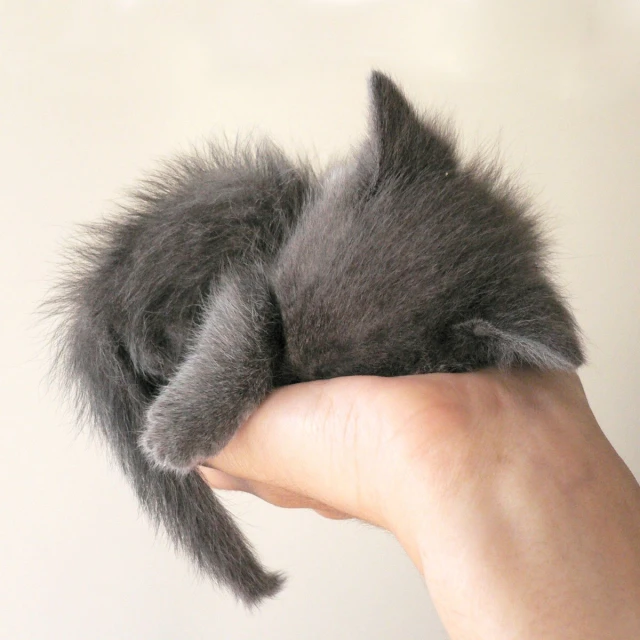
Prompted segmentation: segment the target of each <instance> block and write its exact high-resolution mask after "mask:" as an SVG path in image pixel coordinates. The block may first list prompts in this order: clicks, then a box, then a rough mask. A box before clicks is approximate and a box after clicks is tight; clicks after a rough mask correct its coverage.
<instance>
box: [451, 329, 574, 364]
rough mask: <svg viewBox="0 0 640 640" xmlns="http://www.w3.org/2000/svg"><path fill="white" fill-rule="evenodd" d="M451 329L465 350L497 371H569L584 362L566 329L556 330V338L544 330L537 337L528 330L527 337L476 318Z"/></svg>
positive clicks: (571, 333) (570, 331) (572, 336)
mask: <svg viewBox="0 0 640 640" xmlns="http://www.w3.org/2000/svg"><path fill="white" fill-rule="evenodd" d="M454 329H455V331H456V333H457V335H458V338H459V339H460V340H461V342H460V344H465V346H466V349H467V350H469V351H470V352H473V351H475V352H476V353H478V352H480V353H483V354H484V358H486V360H487V361H488V364H490V365H495V366H498V367H500V368H509V367H513V366H530V367H535V368H537V369H543V370H551V369H561V370H571V369H576V368H577V367H579V366H580V365H581V364H582V363H583V361H584V358H583V355H582V349H581V346H580V344H579V341H578V338H577V336H576V334H575V333H574V332H573V331H572V330H571V329H570V328H568V327H563V328H559V330H558V332H557V335H553V333H551V332H549V331H547V333H546V334H545V335H544V336H543V335H540V336H536V335H535V331H531V330H530V331H529V332H528V333H530V334H531V335H527V333H525V332H518V331H514V330H505V329H501V328H499V327H498V326H496V325H495V324H493V323H491V322H489V321H487V320H482V319H480V318H478V319H473V320H467V321H466V322H462V323H460V324H457V325H455V327H454ZM484 358H483V359H484Z"/></svg>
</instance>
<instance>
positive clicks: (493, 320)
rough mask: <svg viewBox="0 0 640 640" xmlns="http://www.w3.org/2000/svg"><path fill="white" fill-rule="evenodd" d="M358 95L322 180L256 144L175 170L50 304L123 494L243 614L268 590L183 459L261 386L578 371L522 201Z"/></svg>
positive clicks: (571, 327)
mask: <svg viewBox="0 0 640 640" xmlns="http://www.w3.org/2000/svg"><path fill="white" fill-rule="evenodd" d="M370 89H371V119H370V125H371V126H370V132H369V135H368V137H367V139H366V140H365V142H364V143H363V144H362V145H361V147H360V148H359V150H358V151H357V153H355V154H354V157H353V158H351V159H349V160H346V161H345V162H344V163H343V164H342V165H340V166H337V167H334V168H333V169H331V170H330V171H328V172H327V173H326V174H324V175H316V174H315V173H314V172H313V171H312V170H311V169H310V168H309V167H307V166H304V165H303V164H302V163H292V162H291V161H289V160H288V159H287V158H286V157H285V156H284V155H283V154H282V153H281V152H280V151H278V150H277V149H276V148H274V147H273V146H272V145H270V144H266V143H265V144H264V145H262V146H259V147H257V148H256V149H255V150H254V151H247V150H238V149H236V150H233V151H226V152H225V151H223V150H221V149H220V148H219V147H215V146H211V148H210V151H209V153H208V154H206V155H204V156H203V155H200V156H198V155H194V156H192V157H188V158H181V159H179V160H177V161H176V162H175V163H173V164H172V165H170V166H169V167H168V168H167V169H166V170H165V171H164V172H163V173H161V174H158V175H157V176H156V177H155V178H153V179H152V180H150V181H147V183H146V184H145V185H144V186H143V188H142V189H141V190H139V191H138V192H137V193H136V194H135V196H134V199H133V202H132V204H131V206H130V207H129V208H128V210H127V211H126V212H125V214H124V215H122V216H119V217H118V218H115V219H112V220H110V221H107V222H106V223H104V224H102V225H100V226H97V227H94V228H93V229H92V230H91V237H90V238H87V241H86V243H84V244H83V245H82V246H81V249H80V254H79V257H78V258H77V259H76V260H75V261H74V263H73V266H74V273H73V274H72V275H71V276H69V278H68V279H67V280H66V283H65V285H64V287H63V290H62V292H61V294H60V295H59V296H58V298H57V299H56V302H55V304H56V305H57V309H58V311H59V312H60V313H61V314H62V318H63V323H62V325H61V331H60V334H59V335H60V338H61V340H60V356H61V358H60V363H61V365H62V369H63V373H64V374H65V376H66V379H67V380H69V381H70V383H71V384H72V385H73V388H74V389H75V391H76V395H77V398H78V400H79V402H80V406H81V407H82V408H84V409H85V410H86V411H88V412H89V414H90V415H91V416H92V417H93V418H94V419H95V422H96V425H97V426H98V429H99V430H100V432H101V433H102V434H103V435H104V437H105V438H106V440H107V441H108V443H109V444H110V445H111V447H112V448H113V450H114V451H115V452H116V454H117V457H118V459H119V461H120V463H121V466H122V468H123V470H124V472H125V474H126V475H127V476H128V477H129V479H130V480H131V482H132V484H133V487H134V489H135V491H136V493H137V495H138V498H139V500H140V502H141V504H142V505H143V506H144V508H145V509H146V511H147V512H148V513H149V515H150V516H151V517H152V519H153V520H154V521H155V522H157V523H158V524H161V525H162V526H163V527H164V528H165V529H166V530H167V531H168V533H169V534H170V536H171V538H172V540H173V541H174V543H175V544H176V546H177V547H178V548H181V549H182V550H183V551H185V552H186V553H187V554H188V555H189V556H190V557H191V558H192V560H193V561H194V562H195V565H196V566H197V567H198V568H199V569H201V570H202V571H203V572H204V573H206V574H207V575H208V576H210V577H212V578H214V579H216V580H218V581H221V582H222V583H224V584H226V585H228V586H230V587H231V588H232V589H233V590H234V591H235V593H236V594H237V595H238V596H239V597H240V598H242V599H243V600H244V601H245V602H247V603H255V602H258V601H259V600H260V599H261V598H263V597H265V596H269V595H272V594H273V593H275V592H276V591H277V589H278V587H279V585H280V582H281V578H280V576H278V575H277V574H272V573H268V572H266V571H265V570H264V569H263V568H262V567H261V565H260V564H259V563H258V561H257V560H256V559H255V557H254V555H253V553H252V551H251V549H250V547H249V546H248V544H247V543H246V541H245V540H244V538H243V536H242V534H241V533H240V532H239V530H238V529H237V528H236V526H235V524H234V523H233V522H232V521H231V519H230V518H229V516H228V514H227V513H226V512H225V511H224V509H223V508H222V507H221V505H220V504H219V502H218V501H217V500H216V498H215V497H214V495H213V494H212V493H211V492H210V491H209V490H208V488H207V487H206V485H205V484H204V482H203V481H202V480H201V479H200V477H199V476H198V475H197V473H196V472H194V471H193V468H194V466H195V465H196V464H198V463H199V462H202V461H204V460H205V459H206V458H208V457H210V456H211V455H213V454H215V453H216V452H217V451H219V450H220V449H221V448H222V447H223V446H224V445H225V444H226V443H227V442H228V440H229V439H230V438H231V436H232V435H233V433H234V432H235V430H236V429H237V428H238V427H239V426H240V425H241V424H242V422H243V421H244V420H245V419H246V417H247V416H248V415H249V414H250V413H251V412H252V411H253V410H254V409H255V408H256V407H257V406H258V404H259V403H260V402H261V401H262V400H263V399H264V397H265V396H266V395H267V394H268V393H269V392H270V391H271V390H272V389H273V388H274V387H277V386H281V385H283V384H290V383H295V382H299V381H305V380H315V379H319V378H330V377H337V376H345V375H357V374H370V375H382V376H397V375H404V374H413V373H428V372H436V371H440V372H442V371H449V372H461V371H472V370H475V369H480V368H483V367H488V366H499V367H536V368H540V369H571V368H574V367H577V366H579V365H580V364H581V363H582V362H583V354H582V348H581V345H580V340H579V336H578V331H577V328H576V324H575V321H574V319H573V317H572V315H571V313H570V312H569V311H568V309H567V307H566V305H565V304H564V302H563V300H562V299H561V297H560V296H559V294H558V292H557V291H556V289H555V288H554V287H553V285H552V284H551V282H550V280H549V278H548V275H547V271H546V268H545V262H544V243H543V242H542V240H541V237H540V234H539V231H538V227H537V225H536V221H535V219H534V217H533V216H532V214H531V213H530V212H529V211H528V210H527V208H526V207H525V205H524V204H523V203H522V202H520V201H519V200H518V198H517V197H515V196H514V195H513V193H512V192H511V190H510V189H509V188H508V187H507V186H505V183H504V181H502V180H500V178H499V175H498V173H497V172H496V171H495V170H494V169H486V168H482V167H481V165H479V164H478V163H475V164H472V165H468V166H465V165H463V164H462V163H461V162H460V161H459V159H458V158H457V156H456V152H455V142H454V140H453V138H452V136H451V135H450V134H449V133H447V132H446V130H444V129H443V128H441V127H438V126H437V125H435V124H434V123H433V122H432V121H430V120H426V119H423V118H422V117H420V116H419V115H418V114H417V113H416V111H415V110H414V108H413V107H412V106H411V105H410V104H409V103H408V102H407V100H406V99H405V97H404V96H403V94H402V93H401V91H400V90H399V89H398V87H397V86H396V85H395V84H394V83H393V82H392V81H391V80H390V79H389V78H388V77H386V76H384V75H383V74H381V73H378V72H374V73H373V74H372V76H371V81H370Z"/></svg>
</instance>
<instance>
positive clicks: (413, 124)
mask: <svg viewBox="0 0 640 640" xmlns="http://www.w3.org/2000/svg"><path fill="white" fill-rule="evenodd" d="M369 91H370V100H371V104H370V134H369V135H370V143H371V147H372V151H373V156H374V157H373V162H374V163H375V165H376V170H377V171H376V173H377V177H379V178H384V177H387V176H389V177H391V176H397V175H406V174H412V173H415V172H422V171H424V170H425V169H427V170H431V171H443V172H446V171H451V170H453V169H454V168H455V165H456V159H455V153H454V149H453V145H452V142H451V141H450V140H448V139H447V136H446V135H445V134H444V132H443V131H442V130H439V129H438V127H436V126H435V125H432V124H428V123H426V122H425V121H424V120H423V119H422V118H421V117H420V116H419V115H418V114H417V113H416V111H415V110H414V108H413V107H412V106H411V104H410V103H409V101H408V100H407V99H406V97H405V96H404V94H403V93H402V91H401V90H400V88H399V87H398V86H397V85H396V84H395V83H394V82H393V81H392V80H391V79H390V78H389V77H388V76H386V75H384V74H383V73H381V72H380V71H374V72H373V73H372V74H371V79H370V81H369Z"/></svg>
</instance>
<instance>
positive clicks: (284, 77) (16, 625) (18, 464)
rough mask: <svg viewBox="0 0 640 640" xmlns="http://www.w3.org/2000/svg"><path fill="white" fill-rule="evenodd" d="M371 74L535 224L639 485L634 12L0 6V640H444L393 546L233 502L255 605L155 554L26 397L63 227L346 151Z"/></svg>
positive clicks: (114, 496)
mask: <svg viewBox="0 0 640 640" xmlns="http://www.w3.org/2000/svg"><path fill="white" fill-rule="evenodd" d="M372 67H379V68H381V69H383V70H386V71H389V72H391V73H392V74H393V75H394V76H395V77H396V78H397V79H398V80H399V81H400V82H401V83H402V84H403V86H404V87H405V89H406V90H407V92H408V94H409V95H410V96H411V97H412V98H413V99H414V101H415V102H416V103H417V104H419V105H421V106H423V107H425V108H431V109H435V110H437V111H441V112H444V113H445V115H448V116H451V117H452V118H453V119H454V121H455V122H456V123H457V125H458V126H459V128H460V131H461V134H462V139H463V143H464V147H465V148H466V149H474V148H477V147H478V146H483V147H485V148H487V149H488V150H489V151H490V152H492V153H495V152H496V150H497V149H499V150H500V154H501V157H502V158H503V161H504V164H505V165H506V166H507V167H508V169H509V170H510V172H512V173H515V174H517V175H519V176H520V181H521V182H522V183H523V184H525V185H528V187H529V189H530V191H531V193H532V195H533V197H534V199H535V201H536V202H537V204H538V205H539V206H540V208H542V209H545V210H546V211H547V218H546V219H547V221H548V223H549V228H550V229H551V233H552V237H553V239H554V242H555V244H554V249H555V264H556V266H557V272H558V277H559V280H560V282H561V283H562V285H563V288H564V290H565V291H566V292H567V294H568V296H569V299H570V300H571V302H572V305H573V307H574V309H575V312H576V315H577V318H578V320H579V322H580V324H581V326H582V328H583V330H584V333H585V335H586V339H587V344H588V351H589V365H588V366H586V367H585V368H584V369H583V370H582V379H583V381H584V384H585V386H586V388H587V391H588V394H589V397H590V399H591V403H592V406H593V409H594V411H595V413H596V416H597V417H598V419H599V420H600V423H601V424H602V427H603V429H604V430H605V432H606V434H607V435H608V437H609V438H610V439H611V441H612V442H613V444H614V445H615V447H616V448H617V450H618V451H619V452H620V454H621V455H622V457H623V458H624V459H625V460H626V462H627V463H628V464H629V466H630V467H631V469H632V470H633V471H634V473H635V474H636V476H639V475H640V429H639V427H640V424H639V418H638V416H640V364H639V363H640V266H639V264H638V256H639V255H640V180H639V175H640V3H638V2H637V1H632V0H607V1H604V0H603V1H600V2H597V1H596V2H584V1H583V0H560V1H558V0H538V1H536V2H518V3H516V2H511V1H509V0H484V1H476V0H448V1H441V2H413V3H412V2H400V1H395V2H392V1H387V2H383V1H380V2H366V1H361V2H357V1H355V0H352V1H351V2H347V1H342V2H339V1H338V0H334V1H332V2H330V1H328V0H327V1H324V2H322V1H320V0H317V1H315V2H311V1H306V2H303V1H297V2H294V1H293V0H277V1H263V2H258V1H256V0H228V1H218V2H215V1H208V0H199V1H197V2H192V1H188V0H187V1H178V0H165V1H156V2H152V1H151V0H118V1H116V0H91V1H87V0H75V1H63V0H58V1H54V2H48V3H45V2H24V1H23V0H2V2H0V215H1V216H2V237H1V240H0V242H1V243H2V250H1V251H0V264H1V268H0V278H1V283H2V289H1V291H2V296H1V298H0V300H1V302H0V304H2V310H1V314H0V322H1V326H2V334H1V337H2V345H3V347H2V350H3V362H2V367H1V368H0V375H1V376H2V378H1V384H0V394H1V403H0V407H1V412H2V416H1V417H2V420H1V423H0V447H1V449H0V450H1V451H2V454H3V456H2V463H1V464H0V492H1V502H0V505H1V510H0V524H1V526H0V539H1V544H0V638H2V639H3V640H4V639H7V640H22V639H29V640H39V639H52V640H85V639H86V638H91V639H92V640H105V639H118V640H125V639H129V638H132V639H141V638H153V639H167V640H170V639H178V638H179V639H180V640H196V639H204V638H218V639H221V640H240V639H252V640H253V639H256V640H258V639H259V640H271V639H273V640H276V639H277V640H299V639H301V638H318V639H321V638H322V639H325V638H331V639H333V640H341V639H360V638H362V639H365V638H366V639H367V640H382V639H388V638H403V639H418V638H436V639H437V638H444V637H446V636H445V634H444V631H443V630H442V627H441V626H440V624H439V622H438V620H437V616H436V614H435V612H434V610H433V608H432V606H431V604H430V601H429V598H428V594H427V592H426V590H425V588H424V586H423V584H422V581H421V579H420V577H419V575H418V573H417V571H416V570H415V569H414V567H413V566H412V565H411V563H410V562H409V560H408V559H407V558H406V557H405V556H404V554H403V552H402V550H401V549H400V547H399V546H398V544H397V543H396V542H395V541H394V539H393V538H392V537H391V536H390V535H388V534H386V533H384V532H382V531H376V530H374V529H372V528H370V527H365V526H364V525H359V524H357V523H352V522H347V523H337V522H332V521H326V520H323V519H321V518H320V517H318V516H317V515H315V514H314V513H307V512H302V511H284V510H279V509H276V508H275V507H271V506H269V505H266V504H262V503H260V502H258V501H257V500H255V499H252V498H249V497H246V498H241V497H233V498H230V497H229V498H227V502H228V503H229V504H230V506H231V507H232V509H233V511H234V512H235V513H236V514H237V515H238V517H239V519H240V521H241V522H242V523H243V526H244V528H245V530H246V532H247V533H248V535H249V536H250V538H251V540H252V541H253V542H254V543H255V545H256V546H257V548H258V549H259V551H260V553H261V554H262V557H263V558H264V560H265V561H266V563H267V564H268V565H269V566H271V567H274V568H279V569H283V570H285V571H286V572H287V573H288V574H289V576H290V581H289V585H288V587H287V589H286V590H285V591H284V592H283V593H282V594H281V595H280V596H279V597H278V598H277V599H276V600H274V601H272V602H269V603H267V604H265V605H264V607H263V608H262V609H261V610H259V611H256V612H252V613H250V612H247V611H246V610H245V609H244V608H243V607H241V606H240V605H238V604H236V603H235V602H234V601H233V599H232V598H231V597H230V596H228V595H227V594H226V593H222V592H218V591H215V590H214V589H213V588H212V587H210V586H209V585H208V584H206V583H204V582H202V581H200V580H199V579H197V578H196V577H195V576H194V574H193V573H192V571H191V569H190V568H189V567H188V566H187V564H186V563H185V562H183V561H182V560H181V559H179V558H177V557H175V556H174V553H173V551H172V550H171V549H170V548H169V547H168V545H167V544H166V542H165V541H164V540H163V539H162V538H160V539H156V538H155V536H154V534H153V531H152V529H151V527H150V526H149V525H148V523H147V521H146V520H145V519H144V518H143V517H141V516H140V515H139V514H138V509H137V505H136V502H135V500H134V498H133V495H132V493H131V492H130V490H129V488H128V486H127V485H126V483H125V482H124V480H123V479H122V478H121V477H120V475H119V473H118V472H117V470H116V469H115V468H114V467H113V466H112V465H111V464H110V463H109V460H108V456H107V455H106V454H105V452H104V451H103V450H102V449H101V448H100V447H99V446H98V443H97V442H93V441H92V440H91V438H90V437H89V436H88V434H87V433H81V434H80V435H77V432H76V428H75V426H74V422H73V417H72V415H71V414H70V413H69V412H68V411H67V410H66V409H65V408H64V406H63V403H62V401H61V400H60V398H59V397H58V396H57V395H56V394H55V393H54V391H53V390H51V389H49V388H48V386H47V385H46V384H45V382H44V381H43V380H44V376H45V373H46V367H47V351H46V349H45V347H46V344H45V339H44V335H43V331H42V327H41V325H39V324H38V322H37V317H36V315H35V309H36V307H37V305H38V303H39V302H40V301H41V300H42V299H43V297H44V295H45V293H46V291H47V290H48V288H49V287H50V286H51V284H52V282H53V281H54V279H55V274H56V268H57V265H58V264H59V262H60V255H61V249H62V247H63V245H64V242H65V241H66V240H68V238H69V237H70V235H71V233H72V231H73V229H74V227H75V225H76V224H77V223H83V222H89V221H93V220H97V219H98V218H99V217H100V216H101V215H102V214H104V213H106V212H109V211H112V210H113V208H114V205H113V203H114V202H115V201H117V200H118V198H119V197H121V195H122V194H123V192H124V188H125V187H126V186H129V185H132V184H133V183H134V182H135V180H136V179H137V178H139V177H140V176H142V175H143V174H144V172H145V171H147V170H149V169H152V168H153V167H154V160H156V159H158V158H160V157H163V156H167V155H170V154H171V153H172V152H174V151H176V150H181V149H185V148H188V145H189V144H191V143H197V142H198V141H201V140H203V139H204V138H205V137H207V136H209V135H214V136H215V135H220V134H221V133H225V134H228V135H235V134H236V133H237V132H241V133H254V134H259V133H266V134H268V135H271V136H272V137H273V138H274V139H275V140H276V141H278V142H279V143H281V144H282V145H283V146H284V147H286V148H287V149H289V150H292V151H298V150H299V151H304V152H306V153H308V154H310V155H311V156H312V157H314V158H317V159H318V161H322V160H326V159H328V158H330V157H331V156H333V155H335V154H340V153H343V152H345V151H347V150H348V149H349V148H350V146H351V145H352V144H354V143H356V142H357V141H358V140H359V139H360V137H361V135H362V134H363V133H364V130H365V126H366V112H367V91H366V79H367V74H368V72H369V70H370V69H371V68H372Z"/></svg>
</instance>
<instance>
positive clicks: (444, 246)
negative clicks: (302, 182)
mask: <svg viewBox="0 0 640 640" xmlns="http://www.w3.org/2000/svg"><path fill="white" fill-rule="evenodd" d="M281 267H282V268H281V269H280V281H281V282H286V285H285V287H286V289H287V291H288V292H289V293H288V294H285V298H286V299H285V300H284V305H283V317H284V320H285V325H287V324H288V327H286V328H287V333H288V335H289V338H290V341H289V338H288V345H289V347H290V353H291V356H292V358H293V359H294V360H295V361H296V362H297V363H298V365H299V367H300V368H302V369H304V373H303V377H304V378H307V379H308V378H314V377H331V376H335V375H344V374H349V373H381V374H392V375H398V374H402V373H411V372H413V371H416V370H420V371H461V370H470V369H477V368H480V367H485V366H513V365H526V366H535V367H539V368H551V369H557V368H561V369H570V368H574V367H576V366H578V365H580V364H581V363H582V362H583V355H582V348H581V345H580V340H579V336H578V332H577V327H576V324H575V321H574V319H573V317H572V315H571V313H570V312H569V310H568V309H567V307H566V305H565V303H564V301H563V300H562V298H561V296H560V295H559V294H558V292H557V290H556V289H555V287H554V286H553V284H552V283H551V280H550V278H549V275H548V273H547V269H546V262H545V243H544V241H543V239H542V237H541V234H540V229H539V225H538V223H537V221H536V219H535V216H534V215H533V214H532V213H531V211H530V209H529V208H528V207H527V206H525V204H524V203H523V202H522V200H521V199H520V198H519V197H517V196H516V195H514V191H513V189H511V188H510V187H508V186H507V183H506V182H505V181H504V180H502V179H501V178H500V176H499V172H498V171H497V170H495V168H492V167H487V165H486V163H485V165H484V166H483V165H482V163H478V162H474V163H471V164H465V163H463V162H462V161H461V160H460V159H459V157H458V154H457V151H456V144H455V139H454V137H453V136H452V135H451V133H450V132H449V131H448V130H447V128H446V127H444V126H442V125H440V124H438V123H437V122H434V121H433V120H431V119H428V118H424V117H422V116H421V115H420V114H419V113H418V112H417V111H416V109H415V108H414V107H413V106H412V105H411V104H410V103H409V101H408V100H407V99H406V97H405V96H404V94H403V93H402V91H401V90H400V89H399V88H398V87H397V86H396V84H395V83H394V82H393V81H392V80H391V79H389V78H388V77H387V76H385V75H384V74H382V73H380V72H374V73H373V74H372V76H371V79H370V127H369V134H368V136H367V139H366V140H365V142H364V144H363V145H361V147H360V148H359V150H358V152H357V153H356V156H355V158H354V160H353V162H351V163H347V164H345V165H344V166H342V167H338V168H337V169H334V170H333V171H331V172H329V173H328V174H327V177H326V180H325V188H324V190H323V191H321V192H320V194H319V196H318V197H317V198H316V200H315V201H314V202H313V203H311V205H310V208H309V210H308V212H307V215H305V216H303V220H302V223H301V224H300V227H299V229H298V230H297V232H296V234H294V237H292V239H291V241H290V243H289V246H288V247H287V248H286V250H285V252H284V254H283V257H282V264H281ZM310 328H312V329H313V331H312V332H311V331H310ZM301 336H304V337H301Z"/></svg>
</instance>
